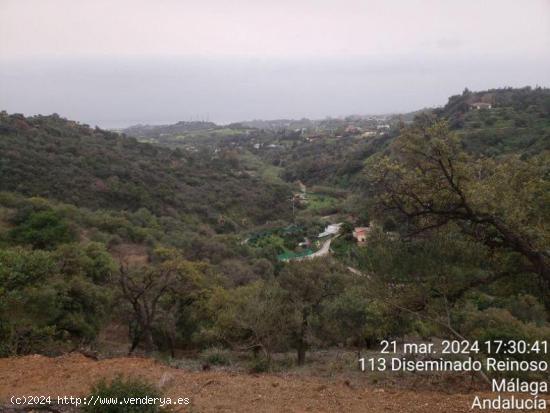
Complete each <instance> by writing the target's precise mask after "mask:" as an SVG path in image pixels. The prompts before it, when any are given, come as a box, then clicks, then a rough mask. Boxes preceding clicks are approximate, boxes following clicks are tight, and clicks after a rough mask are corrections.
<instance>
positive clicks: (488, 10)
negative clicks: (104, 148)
mask: <svg viewBox="0 0 550 413" xmlns="http://www.w3.org/2000/svg"><path fill="white" fill-rule="evenodd" d="M537 84H538V85H542V86H550V0H524V1H519V0H494V1H492V0H485V1H483V0H461V1H443V0H438V1H435V0H417V1H414V0H402V1H398V0H394V1H388V0H385V1H371V0H337V1H336V0H270V1H267V0H250V1H249V0H197V1H192V0H148V1H144V0H108V1H107V0H89V1H88V0H0V108H2V109H6V110H8V111H10V112H23V113H26V114H33V113H52V112H57V113H59V114H61V115H63V116H66V117H70V118H73V119H76V120H81V121H84V122H88V123H91V124H99V125H100V126H104V127H114V126H121V125H126V124H131V123H136V122H172V121H177V120H189V119H192V118H206V117H209V118H210V119H211V120H215V121H220V122H228V121H235V120H240V119H253V118H278V117H302V116H308V117H316V118H319V117H324V116H327V115H332V116H338V115H346V114H351V113H381V112H391V111H407V110H413V109H417V108H420V107H424V106H430V105H437V104H443V103H445V101H446V98H447V97H448V96H449V95H450V94H455V93H459V92H461V91H462V89H463V88H464V87H466V86H467V87H469V88H471V89H485V88H490V87H498V86H524V85H532V86H534V85H537Z"/></svg>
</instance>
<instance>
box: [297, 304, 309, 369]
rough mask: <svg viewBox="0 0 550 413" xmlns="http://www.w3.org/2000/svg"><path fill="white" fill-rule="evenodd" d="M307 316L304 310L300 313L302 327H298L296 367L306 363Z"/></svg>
mask: <svg viewBox="0 0 550 413" xmlns="http://www.w3.org/2000/svg"><path fill="white" fill-rule="evenodd" d="M307 315H308V312H307V310H306V309H304V310H303V311H302V325H301V327H300V336H299V337H298V343H297V345H296V352H297V355H298V365H299V366H303V365H304V363H305V362H306V350H307V342H306V332H307Z"/></svg>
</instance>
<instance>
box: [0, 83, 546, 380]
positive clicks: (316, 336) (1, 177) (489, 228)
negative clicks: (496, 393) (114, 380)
mask: <svg viewBox="0 0 550 413" xmlns="http://www.w3.org/2000/svg"><path fill="white" fill-rule="evenodd" d="M479 102H481V103H483V105H480V104H479ZM476 104H477V107H476ZM288 125H290V126H288ZM300 185H301V186H300ZM0 191H1V192H0V356H2V357H9V356H18V355H26V354H35V353H38V354H45V355H59V354H63V353H67V352H71V351H85V352H88V353H90V352H91V353H93V354H95V355H96V356H97V357H107V356H112V355H121V354H145V355H149V356H151V357H158V358H160V359H163V360H170V362H173V363H176V362H177V360H180V359H182V358H186V357H187V358H191V359H198V360H201V363H203V366H204V365H207V366H214V365H228V364H231V363H237V362H236V361H234V360H236V359H237V358H238V359H239V360H240V361H239V363H244V364H243V365H245V366H246V368H247V369H249V370H251V371H254V372H265V371H281V370H285V369H292V368H294V366H302V365H305V364H306V365H307V364H308V363H313V361H310V360H311V359H315V354H317V353H318V352H320V351H321V352H322V351H325V350H327V351H328V350H330V349H334V348H339V349H347V350H349V351H350V352H351V354H356V353H359V354H363V353H365V352H371V351H377V350H379V345H380V341H381V340H388V339H398V340H399V339H401V340H402V339H404V338H405V337H409V338H410V337H413V338H414V339H415V340H420V341H432V340H441V339H445V338H453V339H468V340H479V341H480V342H482V341H486V340H510V339H514V340H525V341H528V342H533V341H535V340H548V341H550V317H549V315H550V291H549V288H550V268H549V265H550V227H549V225H550V219H549V218H550V89H545V88H534V89H533V88H523V89H512V88H504V89H494V90H488V91H479V92H472V91H469V90H467V89H466V90H464V92H463V93H462V94H459V95H456V96H452V97H450V98H449V101H448V103H447V104H446V105H444V106H443V107H441V108H436V109H430V110H422V111H419V112H416V113H414V114H408V115H407V114H405V115H401V116H400V115H394V116H391V117H388V118H387V119H386V118H384V119H367V118H349V119H348V118H346V119H338V120H337V119H334V120H324V121H305V120H302V121H296V122H295V123H294V124H290V123H288V122H286V123H285V122H279V123H275V122H273V123H267V122H256V123H252V124H244V123H242V124H231V125H225V126H219V125H215V124H213V123H211V122H196V123H186V122H181V123H179V124H176V125H171V126H170V125H165V126H162V127H154V126H139V127H138V126H136V127H133V128H129V129H127V130H124V131H106V130H102V129H99V128H90V127H89V126H87V125H85V124H80V123H78V122H76V121H72V120H67V119H65V118H63V117H61V116H59V115H57V114H54V115H49V116H32V117H25V116H23V115H20V114H8V113H6V112H2V113H0ZM335 223H339V224H341V226H340V227H339V228H340V229H339V233H338V234H337V236H335V237H334V238H332V239H331V241H332V243H331V244H330V243H329V244H330V254H327V255H325V256H323V257H321V258H315V259H303V260H290V261H284V260H281V259H280V256H281V254H285V253H286V254H289V253H294V254H300V253H301V252H303V251H305V250H306V248H308V249H313V250H314V249H319V248H320V243H319V241H317V238H318V235H317V234H319V233H321V232H322V231H323V229H324V228H325V227H327V226H328V225H329V224H335ZM358 227H361V228H368V229H369V230H368V237H367V240H366V241H365V242H362V243H358V242H357V241H356V239H355V238H354V231H355V228H358ZM302 244H303V245H302ZM278 257H279V258H278ZM236 355H238V357H237V356H236ZM282 355H290V356H288V357H287V356H282ZM310 357H311V358H310ZM507 357H511V358H518V359H532V358H535V357H539V358H540V355H537V354H531V355H529V354H517V355H508V356H507ZM545 357H546V358H548V357H550V355H548V354H546V356H545ZM232 360H233V361H232ZM243 360H244V361H243ZM350 365H352V366H355V367H353V368H356V358H355V356H353V358H352V359H351V361H350ZM350 369H351V367H350ZM533 374H534V376H535V378H536V373H533Z"/></svg>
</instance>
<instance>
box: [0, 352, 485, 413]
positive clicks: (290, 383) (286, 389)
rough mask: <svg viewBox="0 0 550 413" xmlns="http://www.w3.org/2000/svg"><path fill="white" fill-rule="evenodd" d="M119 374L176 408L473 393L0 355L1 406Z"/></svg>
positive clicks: (356, 405)
mask: <svg viewBox="0 0 550 413" xmlns="http://www.w3.org/2000/svg"><path fill="white" fill-rule="evenodd" d="M118 374H122V375H124V376H134V377H135V376H138V377H142V378H145V379H147V380H149V381H150V382H152V383H154V384H156V385H157V386H159V387H161V388H162V389H163V390H164V391H165V394H166V396H169V397H173V398H178V397H182V398H184V397H188V398H190V400H191V403H190V405H188V406H186V407H181V408H179V409H176V411H181V412H239V413H246V412H268V413H270V412H274V413H275V412H289V413H290V412H293V413H298V412H300V413H301V412H315V413H317V412H372V413H378V412H385V413H387V412H403V413H408V412H411V413H412V412H429V413H436V412H442V413H443V412H445V413H452V412H467V411H470V405H471V403H472V400H473V397H474V393H470V394H463V393H462V394H461V393H458V394H444V393H438V392H431V391H410V390H397V389H395V390H394V389H388V388H381V387H376V386H372V385H371V386H366V385H358V384H354V383H350V382H349V381H346V380H343V379H334V378H333V379H328V378H322V377H302V376H294V375H289V374H259V375H254V374H244V373H229V372H220V371H206V372H189V371H185V370H180V369H175V368H171V367H168V366H166V365H164V364H162V363H160V362H158V361H155V360H153V359H146V358H138V357H132V358H128V357H124V358H114V359H106V360H101V361H96V360H93V359H90V358H87V357H85V356H83V355H81V354H68V355H64V356H61V357H56V358H48V357H44V356H38V355H33V356H25V357H14V358H4V359H0V404H1V403H3V404H8V401H9V398H10V397H11V396H12V395H18V396H23V395H50V396H52V397H57V396H64V395H67V396H71V395H72V396H84V395H86V394H87V392H88V390H89V388H90V386H91V385H92V384H93V383H94V382H96V381H97V380H99V379H101V378H104V377H105V378H112V377H115V376H116V375H118ZM476 394H485V395H486V396H489V393H476ZM485 411H487V410H485Z"/></svg>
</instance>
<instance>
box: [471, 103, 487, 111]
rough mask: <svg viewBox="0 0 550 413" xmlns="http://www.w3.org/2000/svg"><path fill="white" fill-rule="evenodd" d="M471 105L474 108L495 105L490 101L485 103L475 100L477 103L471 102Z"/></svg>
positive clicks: (485, 107)
mask: <svg viewBox="0 0 550 413" xmlns="http://www.w3.org/2000/svg"><path fill="white" fill-rule="evenodd" d="M470 107H471V108H474V109H477V110H479V109H491V108H492V107H493V105H491V104H490V103H485V102H475V103H471V104H470Z"/></svg>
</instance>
